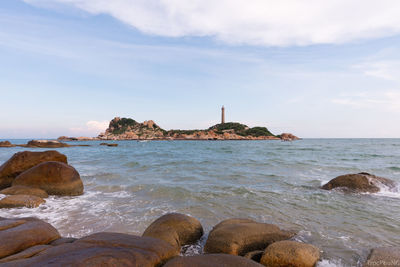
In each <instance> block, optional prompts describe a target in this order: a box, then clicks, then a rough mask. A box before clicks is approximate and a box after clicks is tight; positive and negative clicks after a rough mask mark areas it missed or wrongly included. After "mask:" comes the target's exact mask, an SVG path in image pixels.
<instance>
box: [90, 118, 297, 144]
mask: <svg viewBox="0 0 400 267" xmlns="http://www.w3.org/2000/svg"><path fill="white" fill-rule="evenodd" d="M97 139H100V140H140V139H146V140H281V139H282V140H290V141H291V140H298V139H299V138H298V137H296V136H294V135H292V134H287V133H285V134H282V135H278V136H275V135H274V134H272V133H271V132H270V131H269V130H268V129H267V128H266V127H253V128H250V127H248V126H247V125H244V124H241V123H237V122H227V123H220V124H216V125H214V126H211V127H210V128H208V129H205V130H169V131H167V130H164V129H162V128H161V127H160V126H158V125H157V124H156V123H155V122H154V121H151V120H149V121H144V122H143V123H139V122H137V121H135V120H133V119H130V118H119V117H116V118H114V119H113V120H111V122H110V125H109V127H108V128H107V130H106V131H105V132H104V133H101V134H100V135H99V136H98V137H97Z"/></svg>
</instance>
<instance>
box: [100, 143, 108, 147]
mask: <svg viewBox="0 0 400 267" xmlns="http://www.w3.org/2000/svg"><path fill="white" fill-rule="evenodd" d="M100 145H101V146H106V145H108V143H100Z"/></svg>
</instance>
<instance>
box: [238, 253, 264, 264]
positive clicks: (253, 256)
mask: <svg viewBox="0 0 400 267" xmlns="http://www.w3.org/2000/svg"><path fill="white" fill-rule="evenodd" d="M263 254H264V250H254V251H250V252H248V253H246V255H244V256H243V257H245V258H246V259H250V260H253V261H256V262H260V260H261V257H262V255H263Z"/></svg>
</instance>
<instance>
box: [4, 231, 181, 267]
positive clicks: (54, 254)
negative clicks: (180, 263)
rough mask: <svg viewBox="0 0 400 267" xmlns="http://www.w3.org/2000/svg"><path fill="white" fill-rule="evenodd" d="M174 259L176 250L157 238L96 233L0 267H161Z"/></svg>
mask: <svg viewBox="0 0 400 267" xmlns="http://www.w3.org/2000/svg"><path fill="white" fill-rule="evenodd" d="M175 256H177V253H176V251H175V249H174V248H173V247H172V246H171V245H170V244H168V243H167V242H164V241H163V240H160V239H155V238H151V237H139V236H134V235H128V234H120V233H97V234H93V235H90V236H87V237H84V238H81V239H79V240H77V241H75V242H74V243H65V244H62V245H59V246H54V247H51V248H47V249H46V250H44V251H43V252H41V253H39V254H37V255H35V256H34V257H31V258H28V259H23V260H17V261H11V262H8V263H5V264H4V265H2V267H10V266H13V267H14V266H15V267H17V266H18V267H25V266H26V267H28V266H29V267H42V266H82V267H83V266H84V267H97V266H132V267H135V266H136V267H155V266H162V264H164V263H165V262H166V261H167V260H169V259H170V258H172V257H175Z"/></svg>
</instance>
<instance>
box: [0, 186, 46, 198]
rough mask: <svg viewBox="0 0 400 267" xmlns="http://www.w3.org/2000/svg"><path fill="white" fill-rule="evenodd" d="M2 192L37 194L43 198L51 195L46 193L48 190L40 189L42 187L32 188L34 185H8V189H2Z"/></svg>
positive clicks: (9, 193)
mask: <svg viewBox="0 0 400 267" xmlns="http://www.w3.org/2000/svg"><path fill="white" fill-rule="evenodd" d="M0 194H3V195H30V196H37V197H41V198H46V197H48V196H49V195H48V194H47V193H46V191H44V190H42V189H40V188H32V187H27V186H20V185H16V186H12V187H8V188H6V189H3V190H1V191H0Z"/></svg>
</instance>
